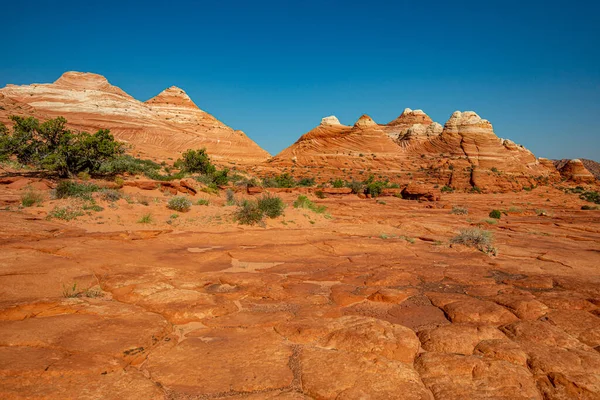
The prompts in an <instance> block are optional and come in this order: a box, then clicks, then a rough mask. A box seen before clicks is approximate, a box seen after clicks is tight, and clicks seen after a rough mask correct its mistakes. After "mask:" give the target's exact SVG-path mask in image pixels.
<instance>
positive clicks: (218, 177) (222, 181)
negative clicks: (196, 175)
mask: <svg viewBox="0 0 600 400" xmlns="http://www.w3.org/2000/svg"><path fill="white" fill-rule="evenodd" d="M212 180H213V183H214V184H215V185H217V186H225V185H227V184H228V183H229V169H228V168H223V169H222V170H220V171H215V172H213V174H212Z"/></svg>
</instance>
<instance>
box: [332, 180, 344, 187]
mask: <svg viewBox="0 0 600 400" xmlns="http://www.w3.org/2000/svg"><path fill="white" fill-rule="evenodd" d="M345 183H346V182H344V181H343V180H341V179H335V180H332V181H331V186H333V187H334V188H343V187H344V185H345Z"/></svg>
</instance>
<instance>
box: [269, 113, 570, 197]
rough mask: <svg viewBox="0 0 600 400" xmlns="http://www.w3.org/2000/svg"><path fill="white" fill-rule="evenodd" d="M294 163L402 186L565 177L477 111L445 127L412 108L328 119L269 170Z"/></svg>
mask: <svg viewBox="0 0 600 400" xmlns="http://www.w3.org/2000/svg"><path fill="white" fill-rule="evenodd" d="M273 167H275V168H282V167H293V168H294V169H295V170H296V171H297V172H296V173H297V174H300V175H301V174H304V175H311V174H313V170H314V169H315V168H316V169H317V170H318V171H319V174H321V177H320V178H321V180H323V181H326V180H327V179H330V178H340V177H342V178H345V179H348V180H351V179H357V180H363V179H364V178H365V177H366V176H365V175H364V171H365V170H367V171H370V173H371V174H373V175H377V176H380V177H381V178H387V179H389V180H390V181H394V182H397V183H400V184H405V185H407V184H409V183H411V182H412V181H416V182H419V183H421V184H423V183H424V184H427V185H429V186H433V185H448V186H451V187H453V188H455V189H459V190H469V189H472V188H477V189H478V190H487V191H500V192H502V191H509V190H520V189H522V188H523V187H531V186H534V185H536V184H538V183H546V182H552V181H557V180H558V179H559V178H560V177H559V174H558V172H557V170H556V168H554V166H553V165H552V163H551V162H548V161H547V160H538V159H536V157H535V156H534V155H533V154H532V153H531V152H530V151H529V150H527V149H526V148H524V147H523V146H520V145H518V144H516V143H514V142H512V141H510V140H506V139H501V138H499V137H498V136H496V134H495V133H494V130H493V127H492V124H491V123H490V122H489V121H487V120H485V119H482V118H481V117H479V116H478V115H477V114H476V113H474V112H472V111H465V112H460V111H457V112H455V113H453V114H452V116H451V117H450V119H449V120H448V121H447V122H446V124H445V126H444V127H443V128H442V127H441V125H439V124H437V123H435V122H433V121H432V120H431V118H429V116H427V114H425V113H424V112H423V111H421V110H411V109H409V108H407V109H406V110H404V112H403V113H402V115H400V116H399V117H398V118H397V119H395V120H393V121H391V122H390V123H389V124H386V125H379V124H377V123H376V122H375V121H373V120H372V119H371V118H370V117H368V116H366V115H363V116H362V117H360V118H359V120H358V121H357V122H356V123H355V124H354V126H345V125H341V124H340V123H339V121H338V120H337V118H332V117H327V118H324V119H323V122H321V124H320V125H319V126H318V127H316V128H315V129H313V130H311V131H310V132H308V133H306V134H305V135H303V136H302V137H300V139H298V141H296V143H294V144H293V145H292V146H290V147H288V148H287V149H285V150H283V151H282V152H281V153H279V154H278V155H276V156H275V157H274V158H273V159H271V160H270V161H269V163H268V165H267V166H266V170H269V168H273Z"/></svg>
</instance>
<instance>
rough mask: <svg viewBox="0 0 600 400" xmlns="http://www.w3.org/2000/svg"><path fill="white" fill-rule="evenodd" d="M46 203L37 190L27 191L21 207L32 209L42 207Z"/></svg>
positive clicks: (23, 196)
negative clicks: (36, 206) (37, 206)
mask: <svg viewBox="0 0 600 400" xmlns="http://www.w3.org/2000/svg"><path fill="white" fill-rule="evenodd" d="M43 202H44V195H43V194H42V193H40V192H38V191H35V190H31V189H29V190H27V191H26V192H25V193H23V194H22V195H21V205H22V206H23V207H31V206H33V205H36V204H37V205H41V204H42V203H43Z"/></svg>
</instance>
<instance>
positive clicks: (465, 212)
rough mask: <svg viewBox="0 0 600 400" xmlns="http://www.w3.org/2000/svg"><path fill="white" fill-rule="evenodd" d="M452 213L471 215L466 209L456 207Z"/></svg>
mask: <svg viewBox="0 0 600 400" xmlns="http://www.w3.org/2000/svg"><path fill="white" fill-rule="evenodd" d="M451 213H452V214H456V215H467V214H469V209H468V208H466V207H461V206H454V207H452V211H451Z"/></svg>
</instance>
